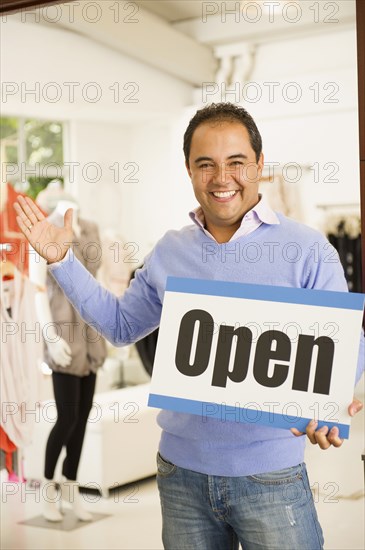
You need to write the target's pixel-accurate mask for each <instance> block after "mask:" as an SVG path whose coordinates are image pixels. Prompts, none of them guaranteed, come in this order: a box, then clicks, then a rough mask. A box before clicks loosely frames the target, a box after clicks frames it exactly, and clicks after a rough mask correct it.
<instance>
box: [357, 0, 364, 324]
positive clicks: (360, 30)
mask: <svg viewBox="0 0 365 550" xmlns="http://www.w3.org/2000/svg"><path fill="white" fill-rule="evenodd" d="M356 26H357V75H358V85H359V136H360V155H359V157H360V208H361V256H362V292H365V1H364V0H356ZM363 327H364V330H365V315H364V319H363Z"/></svg>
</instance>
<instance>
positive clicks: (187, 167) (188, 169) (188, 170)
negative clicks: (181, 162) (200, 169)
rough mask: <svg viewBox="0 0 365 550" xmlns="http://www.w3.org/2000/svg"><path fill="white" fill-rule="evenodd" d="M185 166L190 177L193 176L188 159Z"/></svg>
mask: <svg viewBox="0 0 365 550" xmlns="http://www.w3.org/2000/svg"><path fill="white" fill-rule="evenodd" d="M185 168H186V170H187V172H188V174H189V178H191V170H190V166H189V163H188V161H187V160H186V161H185Z"/></svg>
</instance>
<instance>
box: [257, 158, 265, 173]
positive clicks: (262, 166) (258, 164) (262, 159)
mask: <svg viewBox="0 0 365 550" xmlns="http://www.w3.org/2000/svg"><path fill="white" fill-rule="evenodd" d="M264 164H265V162H264V153H261V155H260V158H259V160H258V163H257V167H258V170H257V171H258V174H259V178H261V176H262V171H263V169H264Z"/></svg>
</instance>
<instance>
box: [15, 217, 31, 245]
mask: <svg viewBox="0 0 365 550" xmlns="http://www.w3.org/2000/svg"><path fill="white" fill-rule="evenodd" d="M16 222H17V224H18V226H19V229H20V230H21V232H22V233H23V235H25V236H26V237H27V239H29V237H30V229H29V228H28V227H27V226H26V225H25V223H24V222H23V220H22V218H21V217H20V216H17V217H16Z"/></svg>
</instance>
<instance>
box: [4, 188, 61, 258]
mask: <svg viewBox="0 0 365 550" xmlns="http://www.w3.org/2000/svg"><path fill="white" fill-rule="evenodd" d="M17 200H18V202H16V203H14V209H15V211H16V213H17V214H18V216H17V218H16V221H17V223H18V226H19V228H20V230H21V232H22V233H23V235H24V236H25V237H26V238H27V239H28V241H29V243H30V244H31V245H32V247H33V248H34V250H36V251H37V252H38V254H39V255H40V256H42V258H44V259H45V260H47V262H48V263H49V264H51V263H54V262H58V261H60V260H62V258H64V257H65V255H66V252H67V250H68V249H69V248H70V246H71V243H72V208H69V209H68V210H67V212H66V213H65V220H64V226H63V227H57V226H55V225H53V224H51V223H49V221H48V220H47V219H46V218H45V217H44V216H43V214H42V212H41V211H40V210H39V208H38V206H37V205H36V204H35V203H34V202H33V201H32V200H31V199H30V198H29V197H25V198H24V197H21V196H18V197H17Z"/></svg>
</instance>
